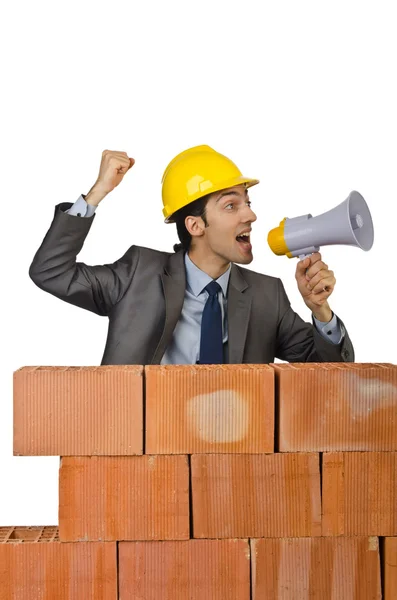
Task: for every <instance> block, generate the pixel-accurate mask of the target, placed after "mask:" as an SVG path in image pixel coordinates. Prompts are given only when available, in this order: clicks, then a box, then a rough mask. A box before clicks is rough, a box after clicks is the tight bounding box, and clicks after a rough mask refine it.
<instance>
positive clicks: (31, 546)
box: [0, 527, 117, 600]
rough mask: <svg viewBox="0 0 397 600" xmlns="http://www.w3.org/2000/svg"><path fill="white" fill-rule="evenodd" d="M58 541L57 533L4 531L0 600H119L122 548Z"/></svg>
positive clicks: (0, 542)
mask: <svg viewBox="0 0 397 600" xmlns="http://www.w3.org/2000/svg"><path fill="white" fill-rule="evenodd" d="M56 539H57V528H55V527H26V528H25V527H3V528H0V600H11V599H12V600H71V598H73V599H76V600H80V599H81V600H90V599H92V600H115V599H116V597H117V554H116V543H114V542H104V543H103V542H79V543H76V544H62V543H61V542H59V541H55V540H56Z"/></svg>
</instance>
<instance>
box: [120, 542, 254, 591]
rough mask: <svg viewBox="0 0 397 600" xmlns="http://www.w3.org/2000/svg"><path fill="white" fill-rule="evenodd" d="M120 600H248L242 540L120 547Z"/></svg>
mask: <svg viewBox="0 0 397 600" xmlns="http://www.w3.org/2000/svg"><path fill="white" fill-rule="evenodd" d="M119 590H120V600H133V599H134V600H135V599H137V598H142V599H143V598H144V599H145V600H160V598H161V600H186V599H187V598H189V600H204V599H207V598H210V599H211V600H249V598H250V553H249V545H248V541H247V540H189V541H186V542H182V541H179V542H121V543H120V544H119Z"/></svg>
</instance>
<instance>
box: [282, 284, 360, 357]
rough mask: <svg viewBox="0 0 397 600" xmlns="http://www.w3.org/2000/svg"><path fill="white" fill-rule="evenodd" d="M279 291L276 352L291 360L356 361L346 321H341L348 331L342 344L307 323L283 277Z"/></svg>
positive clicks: (345, 332)
mask: <svg viewBox="0 0 397 600" xmlns="http://www.w3.org/2000/svg"><path fill="white" fill-rule="evenodd" d="M278 282H279V294H278V308H279V310H278V326H277V339H276V352H275V356H276V357H277V358H279V359H280V360H284V361H288V362H354V348H353V345H352V343H351V340H350V337H349V334H348V332H347V329H346V326H345V324H344V323H343V322H342V320H341V319H339V317H337V319H338V323H339V325H340V327H341V330H342V331H344V337H343V339H342V340H341V342H340V343H339V344H334V343H332V342H330V341H328V340H327V339H326V338H325V337H323V336H322V335H321V334H320V333H319V332H318V331H317V328H316V327H315V324H314V320H313V319H312V321H313V324H310V323H306V322H305V321H303V319H301V317H300V316H299V315H298V314H297V313H296V312H294V311H293V310H292V308H291V304H290V301H289V299H288V296H287V294H286V292H285V289H284V285H283V283H282V281H281V280H280V279H278Z"/></svg>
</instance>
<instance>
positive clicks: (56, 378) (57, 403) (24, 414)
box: [14, 365, 143, 456]
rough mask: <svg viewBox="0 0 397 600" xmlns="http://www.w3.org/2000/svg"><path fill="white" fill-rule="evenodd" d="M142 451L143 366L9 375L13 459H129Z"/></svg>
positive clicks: (25, 370) (28, 369)
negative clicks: (19, 456) (12, 408)
mask: <svg viewBox="0 0 397 600" xmlns="http://www.w3.org/2000/svg"><path fill="white" fill-rule="evenodd" d="M142 448H143V367H141V366H136V365H126V366H124V365H122V366H116V365H109V366H102V367H22V368H21V369H18V370H17V371H15V372H14V455H25V456H26V455H46V456H50V455H58V456H79V455H87V456H91V455H130V454H142Z"/></svg>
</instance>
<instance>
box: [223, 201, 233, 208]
mask: <svg viewBox="0 0 397 600" xmlns="http://www.w3.org/2000/svg"><path fill="white" fill-rule="evenodd" d="M229 206H231V207H232V208H233V206H234V205H233V202H230V203H229V204H226V206H225V208H229Z"/></svg>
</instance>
